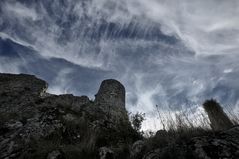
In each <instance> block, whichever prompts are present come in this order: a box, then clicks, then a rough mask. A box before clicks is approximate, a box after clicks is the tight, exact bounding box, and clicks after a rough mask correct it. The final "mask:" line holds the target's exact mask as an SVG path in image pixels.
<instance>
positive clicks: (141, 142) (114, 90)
mask: <svg viewBox="0 0 239 159" xmlns="http://www.w3.org/2000/svg"><path fill="white" fill-rule="evenodd" d="M46 90H47V83H46V82H45V81H43V80H41V79H38V78H36V77H35V76H31V75H25V74H20V75H13V74H0V159H19V158H20V159H25V158H26V159H32V158H34V159H79V158H80V159H141V158H143V159H161V158H163V159H164V158H167V159H169V158H182V159H192V158H202V159H219V158H232V159H234V158H235V159H237V158H239V127H238V126H235V127H232V128H229V126H228V125H227V124H228V123H227V124H226V125H227V126H225V125H224V124H223V126H221V125H220V124H219V127H220V128H222V127H223V129H224V130H223V131H220V132H216V133H215V132H212V131H209V132H206V133H199V131H198V130H197V129H194V131H195V132H196V133H197V135H194V136H192V132H191V131H186V130H185V132H186V133H185V134H182V132H181V131H180V134H178V133H179V132H173V133H172V132H170V131H166V130H164V131H159V132H158V133H156V135H155V136H152V137H151V138H149V139H145V138H143V137H142V135H141V134H140V133H139V132H138V131H137V130H135V129H133V128H132V126H131V124H130V122H129V119H128V116H127V112H126V110H125V89H124V86H123V85H122V84H121V83H120V82H118V81H116V80H112V79H110V80H105V81H103V82H102V84H101V86H100V89H99V91H98V93H97V95H96V99H95V101H91V100H89V98H88V97H86V96H80V97H77V96H73V95H71V94H64V95H53V94H48V93H47V92H46ZM220 117H222V118H224V117H223V116H220ZM224 120H225V118H224ZM211 121H212V123H213V122H214V120H211ZM215 122H216V121H215ZM216 124H217V123H216ZM214 125H215V124H214ZM229 125H230V123H229ZM216 128H218V127H216ZM226 128H229V129H226ZM189 132H190V133H189Z"/></svg>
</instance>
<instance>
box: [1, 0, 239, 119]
mask: <svg viewBox="0 0 239 159" xmlns="http://www.w3.org/2000/svg"><path fill="white" fill-rule="evenodd" d="M0 4H1V10H0V11H1V16H0V32H1V33H0V36H2V37H3V36H4V37H5V38H8V39H11V40H13V41H14V42H16V43H19V44H22V45H24V46H30V47H31V48H33V49H35V50H36V51H37V52H38V53H39V54H40V55H41V56H44V57H45V58H46V59H51V58H61V59H65V60H67V61H68V62H70V63H71V64H72V65H71V67H73V66H74V65H77V66H81V67H83V68H85V69H88V68H90V69H92V70H96V72H99V74H101V73H102V72H104V71H106V72H107V74H106V75H105V74H104V78H116V79H119V80H120V81H121V82H123V84H124V85H125V86H126V89H127V97H128V98H127V103H128V110H130V111H134V112H135V111H144V112H147V113H149V114H150V113H152V112H153V111H154V106H155V105H156V104H157V105H160V106H161V107H162V109H163V106H164V107H171V108H173V109H174V110H178V109H184V108H185V107H186V106H188V107H191V106H192V107H193V106H196V105H200V104H201V103H202V102H203V100H205V98H211V97H214V98H217V99H218V100H219V101H222V102H224V103H230V104H232V105H235V104H236V103H238V102H237V100H238V98H239V95H238V91H239V87H238V86H237V79H238V78H239V65H238V63H239V60H238V59H239V54H238V53H239V52H238V50H239V29H238V28H239V17H238V15H239V1H237V0H230V1H223V0H201V1H196V0H171V1H166V0H137V1H136V0H118V1H115V0H91V1H77V2H76V1H74V0H66V1H64V4H63V3H62V1H50V0H46V1H37V2H36V1H34V2H33V1H32V2H28V3H22V2H21V1H20V0H19V1H17V2H15V1H6V0H5V1H3V2H0ZM4 26H7V27H4ZM0 59H1V61H4V59H3V58H2V57H0ZM12 65H13V66H12V67H10V65H9V66H7V65H6V64H5V63H2V62H1V64H0V70H1V71H3V72H19V71H20V70H18V68H19V65H18V63H17V62H16V63H12ZM66 65H67V64H66ZM64 67H65V68H66V69H64V68H61V71H59V72H57V73H56V69H54V71H55V73H56V74H58V76H57V77H56V83H55V85H54V86H53V87H52V88H51V90H50V91H52V92H55V93H64V92H65V90H66V89H67V92H70V91H71V89H72V87H70V88H68V87H67V83H69V82H70V81H72V78H74V77H72V78H69V76H75V77H78V76H77V75H76V74H77V69H76V68H74V69H72V68H69V65H67V66H64ZM39 69H40V68H39ZM69 69H72V70H71V71H72V72H73V73H72V72H68V71H69ZM49 70H50V69H49ZM45 71H46V70H45ZM101 71H102V72H101ZM78 72H79V74H80V72H82V70H80V69H78ZM48 73H49V72H47V71H46V74H48ZM74 74H75V75H74ZM95 74H97V73H95ZM99 74H97V75H95V76H94V77H93V78H94V79H93V78H92V79H88V80H87V82H89V83H90V82H91V81H94V82H95V81H96V78H97V77H100V78H99V79H102V77H103V76H100V75H99ZM102 74H103V73H102ZM87 77H89V78H90V77H91V76H87ZM87 86H88V85H87ZM94 89H95V87H94ZM151 117H152V114H151ZM152 120H153V119H152ZM151 123H152V122H151Z"/></svg>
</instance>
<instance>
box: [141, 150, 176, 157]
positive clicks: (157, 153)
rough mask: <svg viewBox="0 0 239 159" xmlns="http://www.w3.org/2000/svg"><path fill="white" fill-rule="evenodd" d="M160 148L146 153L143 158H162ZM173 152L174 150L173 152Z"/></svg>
mask: <svg viewBox="0 0 239 159" xmlns="http://www.w3.org/2000/svg"><path fill="white" fill-rule="evenodd" d="M159 151H160V150H159V149H156V150H154V151H150V152H148V153H146V154H145V155H144V157H143V159H160V154H159ZM172 153H173V152H172Z"/></svg>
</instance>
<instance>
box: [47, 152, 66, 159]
mask: <svg viewBox="0 0 239 159" xmlns="http://www.w3.org/2000/svg"><path fill="white" fill-rule="evenodd" d="M47 159H63V156H62V154H61V152H60V151H59V150H55V151H52V152H51V153H49V154H48V156H47Z"/></svg>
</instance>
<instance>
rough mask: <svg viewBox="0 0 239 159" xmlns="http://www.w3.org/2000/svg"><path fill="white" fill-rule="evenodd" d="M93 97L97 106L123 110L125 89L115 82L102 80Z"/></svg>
mask: <svg viewBox="0 0 239 159" xmlns="http://www.w3.org/2000/svg"><path fill="white" fill-rule="evenodd" d="M95 97H96V98H95V102H96V103H97V104H100V105H105V106H112V107H118V108H122V109H125V88H124V86H123V85H122V84H121V83H120V82H119V81H117V80H113V79H108V80H104V81H103V82H102V83H101V86H100V89H99V91H98V93H97V94H96V95H95Z"/></svg>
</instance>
